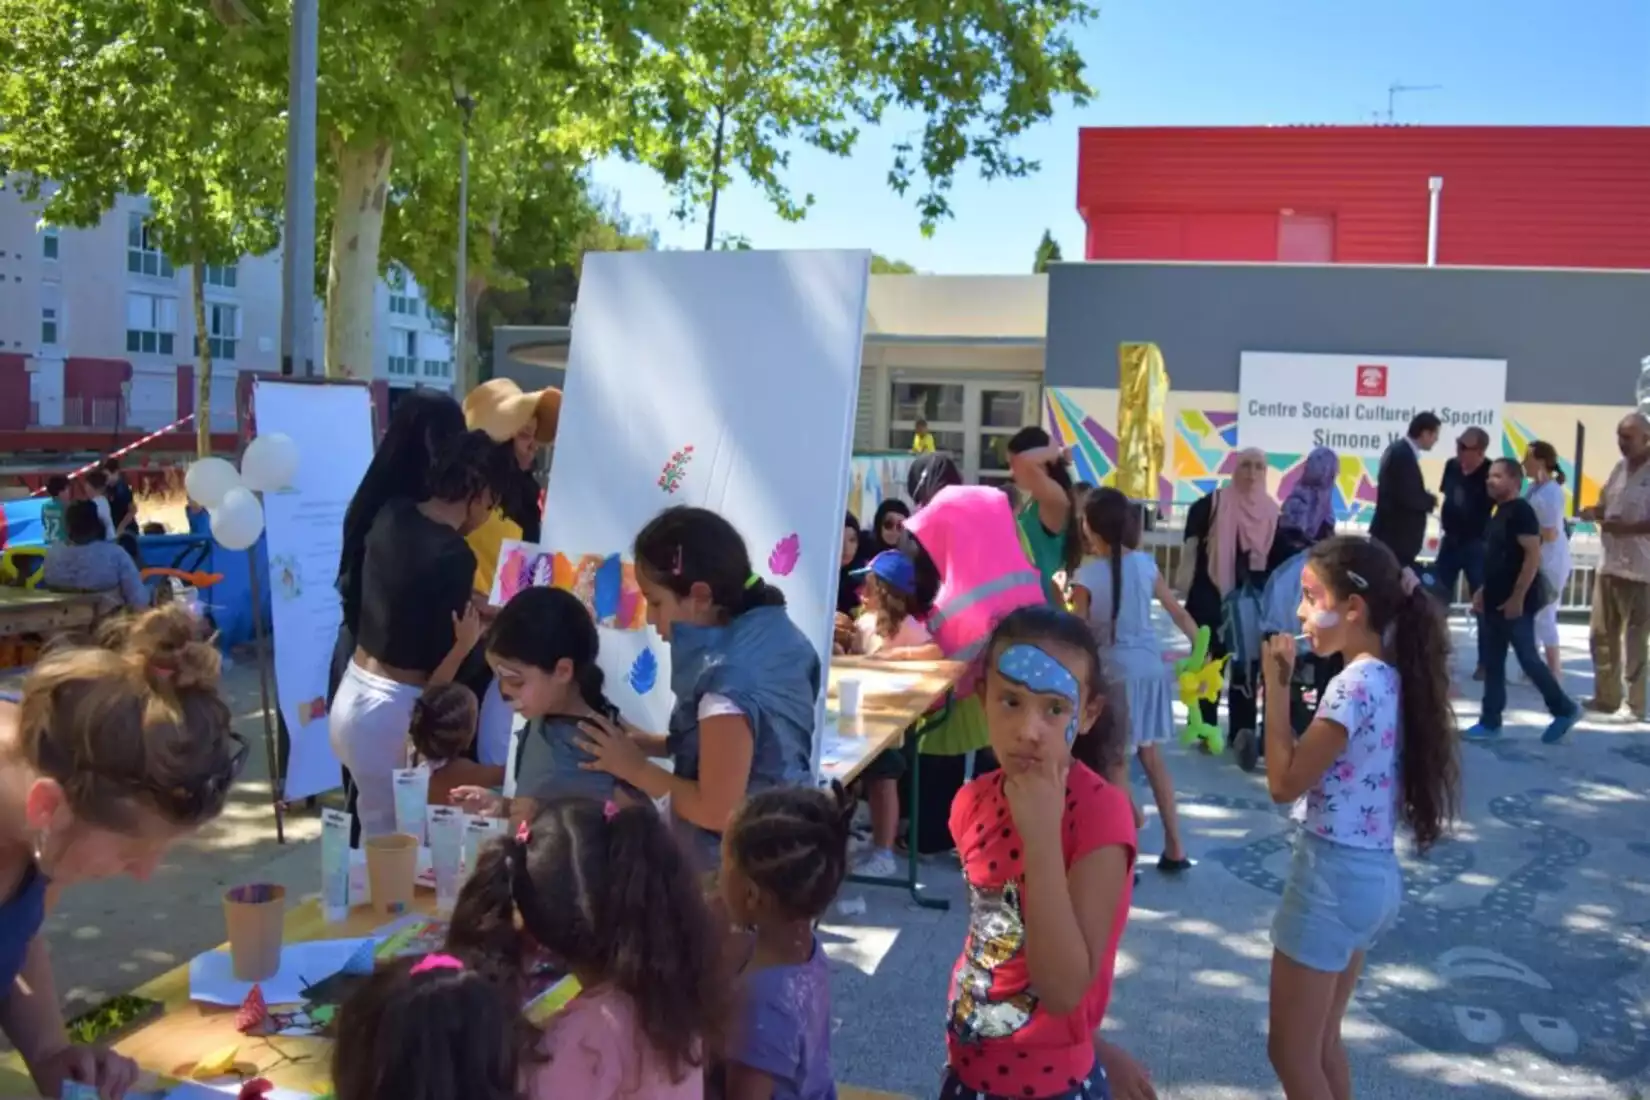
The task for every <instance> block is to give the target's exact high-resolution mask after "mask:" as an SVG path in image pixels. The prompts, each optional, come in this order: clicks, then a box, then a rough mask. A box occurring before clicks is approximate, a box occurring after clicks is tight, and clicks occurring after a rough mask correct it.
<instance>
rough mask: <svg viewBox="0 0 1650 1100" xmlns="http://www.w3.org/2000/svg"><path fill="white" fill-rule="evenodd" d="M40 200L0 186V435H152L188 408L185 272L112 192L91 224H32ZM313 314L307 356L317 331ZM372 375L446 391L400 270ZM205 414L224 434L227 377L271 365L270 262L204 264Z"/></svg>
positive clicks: (276, 257)
mask: <svg viewBox="0 0 1650 1100" xmlns="http://www.w3.org/2000/svg"><path fill="white" fill-rule="evenodd" d="M41 206H42V203H39V202H34V203H30V202H25V201H24V200H23V199H22V198H21V197H20V196H19V195H18V194H17V193H16V192H15V191H12V190H9V189H8V190H4V191H0V398H4V397H7V396H9V395H12V394H20V393H21V392H22V390H23V387H24V382H23V379H21V378H15V377H10V376H11V375H14V374H16V373H17V372H18V371H22V372H25V373H26V375H27V382H26V388H27V393H28V402H27V409H26V410H25V409H23V408H19V407H17V406H19V405H21V404H22V402H20V401H13V400H0V430H27V429H30V428H57V427H63V428H76V427H88V428H98V429H114V428H121V427H131V428H145V429H154V428H160V427H164V426H166V425H167V424H170V423H172V422H173V421H174V420H176V419H178V418H179V417H180V416H182V415H185V414H187V413H189V412H191V411H193V410H194V393H195V386H194V374H195V354H194V350H195V344H194V341H195V316H194V308H193V303H192V300H191V296H190V295H191V287H192V285H193V283H192V278H193V272H192V270H191V269H190V268H188V267H177V268H174V266H173V265H172V264H171V263H170V262H168V260H167V259H166V257H165V255H164V254H163V253H162V252H161V251H160V249H159V248H158V247H157V246H156V241H155V239H154V236H153V235H152V234H151V232H150V231H149V228H148V225H147V222H146V215H147V212H148V200H147V199H145V198H143V197H142V196H122V197H121V198H120V200H119V201H117V202H116V204H115V206H114V208H113V209H112V210H110V211H109V213H108V214H107V215H106V216H105V217H104V219H103V220H102V221H101V222H100V223H99V224H98V225H97V226H95V227H93V228H90V229H60V228H57V227H54V226H49V225H45V224H43V223H42V221H41V213H40V211H41ZM314 309H315V338H316V345H317V346H316V348H315V358H316V359H317V360H319V358H320V354H321V343H322V340H323V336H324V332H325V326H324V318H323V314H322V305H321V303H320V302H319V301H317V302H315V304H314ZM375 309H376V326H375V327H376V333H377V339H376V344H377V347H376V349H375V354H374V376H375V377H376V378H381V379H384V380H385V381H387V382H388V383H389V385H390V386H391V387H392V388H410V387H412V386H414V385H426V386H435V387H441V388H451V386H452V376H453V370H452V358H453V356H452V337H451V332H450V326H449V325H448V323H447V321H446V319H445V318H443V317H441V316H440V315H439V314H437V313H435V312H434V311H433V310H431V309H430V308H429V307H428V306H427V304H426V303H425V301H424V300H423V295H421V294H420V292H419V289H418V285H417V283H416V282H414V281H413V280H412V278H411V277H410V276H409V275H407V274H406V273H404V272H400V271H396V272H394V273H392V277H391V278H389V279H385V280H381V281H380V283H379V286H378V288H377V294H376V302H375ZM206 324H207V326H208V340H209V347H210V350H211V353H212V375H213V377H212V419H213V428H214V430H218V431H226V430H231V429H232V428H233V427H234V408H235V391H236V383H237V375H239V374H240V373H241V372H244V371H252V372H259V373H263V372H278V371H279V370H280V369H281V255H280V252H279V251H276V252H272V253H270V254H268V255H265V256H244V257H242V258H241V260H240V261H239V262H238V263H234V264H230V265H228V266H225V267H217V266H209V267H208V268H207V270H206Z"/></svg>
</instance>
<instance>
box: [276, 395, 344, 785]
mask: <svg viewBox="0 0 1650 1100" xmlns="http://www.w3.org/2000/svg"><path fill="white" fill-rule="evenodd" d="M253 404H254V409H255V412H256V418H257V425H258V431H259V432H260V433H265V434H267V433H271V432H281V433H283V434H285V435H287V436H289V437H290V438H291V439H292V441H293V443H295V444H296V445H297V448H298V472H297V475H296V476H295V477H294V478H293V484H292V487H291V488H289V489H285V490H282V491H280V492H273V493H265V494H264V498H263V501H264V530H265V538H266V540H267V544H268V551H269V585H270V601H269V602H270V620H271V622H270V626H271V633H272V647H271V648H272V650H273V654H274V657H273V661H274V666H275V698H276V702H277V705H278V706H279V708H280V711H281V718H282V720H283V721H284V722H285V723H286V728H287V732H288V736H289V743H290V751H289V753H288V755H287V762H286V772H285V777H284V783H283V785H282V787H280V788H278V789H280V790H281V791H282V794H283V796H284V797H285V798H286V799H288V800H296V799H300V798H308V797H310V796H311V795H316V794H320V793H321V792H322V791H329V790H332V789H333V788H335V787H337V786H338V785H339V784H340V783H341V782H342V781H343V772H342V769H341V768H340V766H339V763H338V757H337V756H336V755H335V754H334V753H333V751H332V743H331V739H330V737H329V736H328V732H327V702H326V698H327V679H328V673H329V671H330V669H331V665H332V651H333V648H334V645H335V643H336V640H337V637H338V625H339V623H340V621H341V620H342V617H343V608H342V605H341V604H340V602H339V599H338V589H337V581H338V558H339V555H340V553H341V551H342V548H343V538H344V513H345V512H346V511H347V510H348V509H349V504H350V500H351V499H352V498H353V497H354V496H355V490H356V487H357V486H359V485H360V483H361V478H362V476H363V475H365V473H366V472H367V467H368V466H369V465H370V464H371V463H372V454H373V430H372V415H373V414H372V394H371V392H370V391H369V390H368V389H367V387H365V386H359V385H328V384H318V383H312V382H284V381H281V380H279V379H268V378H259V379H257V380H256V381H255V383H254V389H253Z"/></svg>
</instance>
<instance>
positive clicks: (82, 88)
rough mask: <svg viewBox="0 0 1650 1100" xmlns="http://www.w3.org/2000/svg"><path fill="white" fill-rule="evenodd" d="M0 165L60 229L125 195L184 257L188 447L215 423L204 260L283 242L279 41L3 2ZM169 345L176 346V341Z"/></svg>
mask: <svg viewBox="0 0 1650 1100" xmlns="http://www.w3.org/2000/svg"><path fill="white" fill-rule="evenodd" d="M0 27H4V28H5V31H6V33H5V34H4V35H0V164H4V165H5V166H6V169H7V170H8V171H9V172H10V173H12V175H13V178H14V181H15V185H16V186H17V188H18V190H19V191H20V192H21V193H22V194H23V196H24V197H25V198H28V199H31V200H32V199H44V200H45V203H44V210H43V217H44V219H45V220H46V221H49V222H51V223H53V224H56V225H63V226H91V225H96V224H97V223H98V222H99V221H100V220H101V219H102V218H103V217H104V216H105V215H106V214H107V212H108V211H109V210H110V209H111V208H112V207H113V206H114V205H115V200H116V199H117V198H118V197H119V196H120V195H122V194H124V193H139V194H146V195H147V196H148V199H149V214H148V222H149V225H150V227H151V231H152V232H153V233H156V234H158V236H159V241H160V244H161V247H162V248H163V249H164V251H165V253H166V255H167V257H168V258H169V259H170V260H171V261H172V262H173V263H174V264H176V265H178V266H180V267H181V266H184V265H192V266H193V267H194V295H193V297H194V315H195V322H196V332H197V348H196V352H197V368H196V370H197V374H198V376H199V380H198V393H197V399H196V408H197V410H198V413H199V415H198V416H197V417H196V421H195V422H196V427H197V432H198V436H197V439H198V445H199V446H200V448H201V449H202V451H203V453H204V450H205V448H206V447H207V438H208V431H209V428H210V424H211V416H210V409H211V400H210V398H211V391H210V385H211V378H212V371H211V357H210V355H209V354H208V347H207V341H206V317H205V305H204V291H203V287H204V282H203V268H204V266H205V265H206V264H230V263H234V262H235V261H236V260H238V259H239V258H240V257H241V256H242V255H244V254H246V253H253V254H259V253H264V252H268V251H269V250H270V249H272V248H274V247H275V246H276V245H277V244H278V243H279V241H280V220H279V218H280V209H281V202H282V181H283V177H282V171H281V164H282V160H283V155H282V148H283V144H284V141H285V134H286V128H285V123H284V121H283V117H282V111H283V110H284V100H285V96H284V85H285V78H284V74H285V72H286V63H285V52H284V49H283V50H282V51H281V52H280V53H278V54H271V53H270V52H268V51H267V50H266V49H264V48H263V42H262V40H261V39H260V38H259V37H258V36H257V35H256V34H254V33H252V32H250V31H248V30H247V29H245V28H243V27H239V26H230V25H225V24H224V23H223V22H221V21H219V20H218V19H217V18H215V17H214V16H213V14H212V12H211V11H210V9H208V8H207V7H205V6H204V5H195V4H166V3H140V2H137V0H0ZM178 354H182V351H181V349H179V350H178Z"/></svg>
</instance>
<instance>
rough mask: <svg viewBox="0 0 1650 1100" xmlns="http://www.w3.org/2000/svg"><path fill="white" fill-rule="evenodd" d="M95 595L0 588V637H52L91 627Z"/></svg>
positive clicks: (93, 619) (95, 603)
mask: <svg viewBox="0 0 1650 1100" xmlns="http://www.w3.org/2000/svg"><path fill="white" fill-rule="evenodd" d="M100 598H101V597H100V596H99V594H97V593H95V592H48V591H46V590H44V589H40V588H13V587H12V586H10V585H0V638H15V637H17V636H19V635H22V634H55V633H57V632H58V631H61V630H73V629H76V628H78V627H86V626H91V625H92V623H93V621H95V620H96V618H97V603H98V600H99V599H100Z"/></svg>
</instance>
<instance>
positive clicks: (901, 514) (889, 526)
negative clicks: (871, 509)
mask: <svg viewBox="0 0 1650 1100" xmlns="http://www.w3.org/2000/svg"><path fill="white" fill-rule="evenodd" d="M910 518H911V508H910V506H909V505H907V504H906V503H905V501H903V500H901V499H900V498H899V497H889V498H888V499H886V500H884V501H883V502H882V503H881V504H879V505H877V511H876V515H874V516H872V517H871V526H870V529H869V530H867V531H866V532H865V535H864V537H863V538H862V539H861V540H860V542H861V544H862V545H864V546H868V547H869V548H870V552H869V553H868V554H867V555H866V556H867V558H874V557H876V556H877V555H878V554H880V553H882V552H883V551H884V550H898V549H899V535H900V532H901V531H902V530H904V528H905V521H906V520H908V519H910Z"/></svg>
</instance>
